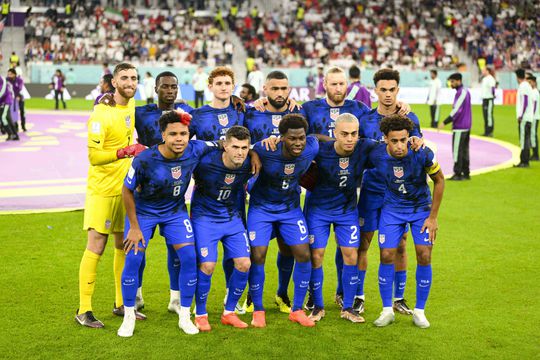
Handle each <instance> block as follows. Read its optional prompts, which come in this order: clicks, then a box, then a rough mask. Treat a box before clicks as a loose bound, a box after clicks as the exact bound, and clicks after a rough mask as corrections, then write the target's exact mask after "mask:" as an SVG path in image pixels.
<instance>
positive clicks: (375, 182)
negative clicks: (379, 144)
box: [358, 109, 422, 194]
mask: <svg viewBox="0 0 540 360" xmlns="http://www.w3.org/2000/svg"><path fill="white" fill-rule="evenodd" d="M384 117H385V116H384V115H381V114H379V112H378V111H377V109H373V110H371V111H370V112H369V113H368V114H367V115H366V116H363V117H362V118H358V119H359V120H360V131H359V134H360V137H361V138H368V139H373V140H379V141H382V140H384V134H383V133H382V131H381V129H380V124H381V120H382V119H383V118H384ZM407 117H408V118H409V119H411V120H412V122H413V124H414V128H413V130H412V131H411V133H410V136H418V137H422V132H421V130H420V122H419V120H418V117H417V116H416V114H415V113H413V112H410V113H409V114H407ZM362 190H368V191H371V192H375V193H380V194H383V193H384V191H385V190H386V184H385V183H384V181H383V175H382V174H380V173H378V169H369V170H366V172H365V173H364V179H363V180H362Z"/></svg>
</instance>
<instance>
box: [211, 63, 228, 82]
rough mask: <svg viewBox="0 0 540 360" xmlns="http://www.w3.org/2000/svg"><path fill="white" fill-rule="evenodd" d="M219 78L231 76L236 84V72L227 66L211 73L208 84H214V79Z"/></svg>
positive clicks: (219, 67)
mask: <svg viewBox="0 0 540 360" xmlns="http://www.w3.org/2000/svg"><path fill="white" fill-rule="evenodd" d="M218 76H230V77H231V80H232V82H233V84H234V72H233V71H232V70H231V69H229V68H228V67H226V66H218V67H217V68H215V69H214V70H212V71H211V72H210V75H208V84H212V83H213V82H214V79H215V78H216V77H218Z"/></svg>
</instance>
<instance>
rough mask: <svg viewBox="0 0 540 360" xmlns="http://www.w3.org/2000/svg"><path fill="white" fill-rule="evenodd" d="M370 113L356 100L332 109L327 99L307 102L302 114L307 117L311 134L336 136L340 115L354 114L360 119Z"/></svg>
mask: <svg viewBox="0 0 540 360" xmlns="http://www.w3.org/2000/svg"><path fill="white" fill-rule="evenodd" d="M368 112H369V108H368V107H367V106H366V105H364V104H363V103H361V102H359V101H356V100H345V103H344V104H343V105H342V106H338V107H332V106H330V105H328V102H326V99H317V100H311V101H307V102H305V103H304V104H302V109H300V113H301V114H302V115H304V116H305V118H306V119H307V121H308V123H309V130H308V133H309V134H322V135H327V136H330V137H335V136H334V131H335V129H336V118H337V117H338V116H339V115H340V114H345V113H349V114H353V115H354V116H356V117H357V118H358V119H360V118H361V117H363V116H364V115H365V114H367V113H368Z"/></svg>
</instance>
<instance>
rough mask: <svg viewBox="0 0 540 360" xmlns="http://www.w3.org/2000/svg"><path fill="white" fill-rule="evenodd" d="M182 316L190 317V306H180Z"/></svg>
mask: <svg viewBox="0 0 540 360" xmlns="http://www.w3.org/2000/svg"><path fill="white" fill-rule="evenodd" d="M180 316H187V317H189V316H190V315H189V307H186V306H180Z"/></svg>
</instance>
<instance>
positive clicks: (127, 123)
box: [125, 115, 131, 127]
mask: <svg viewBox="0 0 540 360" xmlns="http://www.w3.org/2000/svg"><path fill="white" fill-rule="evenodd" d="M125 120H126V127H130V126H131V116H130V115H128V116H126V119H125Z"/></svg>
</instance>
